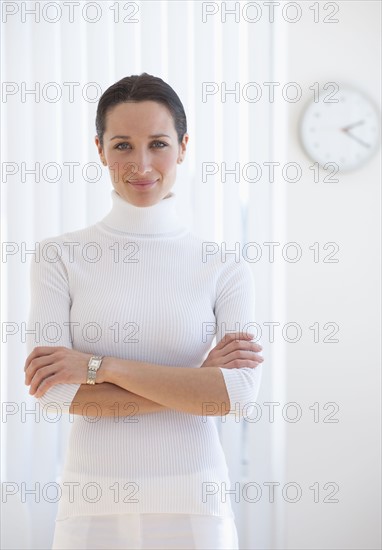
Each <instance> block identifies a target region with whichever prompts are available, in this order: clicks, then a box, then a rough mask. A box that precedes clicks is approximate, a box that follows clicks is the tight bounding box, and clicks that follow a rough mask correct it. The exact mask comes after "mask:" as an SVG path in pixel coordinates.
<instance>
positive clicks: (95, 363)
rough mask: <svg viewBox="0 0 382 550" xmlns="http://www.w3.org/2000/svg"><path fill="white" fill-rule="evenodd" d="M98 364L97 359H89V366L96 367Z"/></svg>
mask: <svg viewBox="0 0 382 550" xmlns="http://www.w3.org/2000/svg"><path fill="white" fill-rule="evenodd" d="M98 365H99V360H98V359H92V360H91V361H90V364H89V367H98Z"/></svg>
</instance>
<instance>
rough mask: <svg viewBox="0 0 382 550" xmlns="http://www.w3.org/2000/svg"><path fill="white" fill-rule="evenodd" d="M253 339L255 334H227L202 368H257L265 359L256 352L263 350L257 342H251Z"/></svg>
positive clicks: (211, 352)
mask: <svg viewBox="0 0 382 550" xmlns="http://www.w3.org/2000/svg"><path fill="white" fill-rule="evenodd" d="M252 338H253V334H248V333H247V332H234V333H227V334H226V335H225V336H224V337H223V338H222V339H221V340H220V342H219V343H218V344H217V345H216V346H215V347H214V348H213V349H212V350H211V351H210V352H209V354H208V355H207V358H206V360H205V361H204V363H203V364H202V366H201V367H223V368H225V369H240V368H243V367H251V368H255V367H257V366H258V365H259V364H260V363H262V362H263V361H264V359H263V358H262V357H261V355H259V354H258V353H256V352H259V351H261V350H262V349H263V348H262V347H261V346H260V345H259V344H257V343H256V342H251V341H250V340H252Z"/></svg>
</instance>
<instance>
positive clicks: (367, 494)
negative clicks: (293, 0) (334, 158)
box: [274, 1, 381, 549]
mask: <svg viewBox="0 0 382 550" xmlns="http://www.w3.org/2000/svg"><path fill="white" fill-rule="evenodd" d="M302 4H304V5H306V4H309V5H310V4H311V3H310V2H303V3H302ZM320 4H321V3H320ZM322 4H323V3H322ZM322 4H321V5H322ZM336 4H337V5H338V6H339V12H338V14H337V18H338V19H339V23H336V24H326V25H325V24H317V23H313V22H312V19H311V18H309V17H308V16H307V17H305V18H304V24H295V25H288V24H284V31H285V33H286V37H287V52H288V53H287V59H286V60H285V58H283V59H284V61H286V65H285V66H284V67H283V71H284V76H285V77H286V81H288V82H291V81H296V82H298V83H300V85H301V86H302V88H303V89H304V90H308V87H309V86H311V85H312V84H313V83H314V82H319V83H320V84H324V83H325V82H329V81H334V82H337V83H338V84H339V85H340V86H341V84H349V85H352V86H354V87H356V88H358V89H360V90H361V91H363V92H364V93H365V94H367V95H368V96H369V97H370V98H371V99H372V100H374V102H375V103H376V105H377V106H378V107H379V110H380V99H381V74H380V66H381V3H380V2H373V1H370V2H369V1H365V2H357V1H355V2H354V1H348V2H337V3H336ZM306 13H307V12H306ZM278 54H279V55H282V52H281V51H279V52H278ZM275 76H276V78H275V80H280V81H281V82H282V80H281V79H279V78H277V75H275ZM304 97H308V96H304ZM284 105H285V108H286V110H287V117H288V119H289V120H288V125H287V131H286V133H285V134H284V138H285V154H286V158H287V159H288V161H295V162H298V163H300V165H301V166H302V168H303V174H304V175H303V178H302V179H301V180H300V181H299V182H298V183H287V182H283V181H280V182H278V183H277V185H276V187H275V188H278V189H280V187H281V186H283V187H284V193H285V199H286V204H285V217H286V234H285V235H279V238H277V235H274V237H275V238H274V240H279V241H280V242H285V241H286V242H290V241H296V242H299V243H300V244H301V246H302V247H303V251H304V256H303V258H302V260H301V261H300V262H298V263H296V264H292V263H285V266H284V267H285V270H286V287H285V291H286V295H285V297H286V309H285V322H290V321H296V322H298V323H299V324H300V325H301V327H302V338H301V340H300V341H299V342H298V343H296V344H292V343H290V344H288V343H286V344H285V349H286V354H287V355H286V400H287V402H290V401H296V402H298V403H299V404H300V405H301V408H302V411H303V417H302V419H301V421H300V422H297V423H295V424H293V423H288V422H286V438H287V439H286V441H287V446H286V469H285V481H286V482H291V481H294V482H298V483H299V484H300V486H301V488H302V498H301V500H300V501H299V502H298V503H295V504H292V503H284V505H283V506H284V513H285V528H286V531H285V540H284V544H285V546H284V548H288V549H289V548H290V549H292V548H293V549H297V548H298V549H299V548H301V549H302V548H317V549H318V548H320V549H322V548H328V549H329V548H330V549H335V548H336V549H337V548H338V549H340V548H341V549H344V548H346V549H350V548H357V549H358V548H365V549H366V548H368V549H369V548H380V547H381V546H380V545H381V541H380V513H381V509H380V503H381V500H380V405H379V404H380V348H379V339H380V334H381V326H380V286H379V284H378V283H379V282H380V251H381V241H380V198H381V193H380V188H381V177H380V176H381V156H380V150H379V151H378V154H377V155H376V156H375V157H374V158H373V159H372V160H371V161H370V162H369V163H368V164H366V165H365V166H364V167H363V168H361V169H359V170H357V171H354V172H349V173H347V174H340V175H339V182H338V183H335V184H333V183H332V184H330V183H322V182H321V183H314V182H313V181H312V172H311V171H309V170H308V169H307V168H308V166H310V165H311V164H312V162H311V161H310V159H308V158H307V156H306V155H305V153H304V152H303V150H302V148H301V145H300V143H299V139H298V124H299V117H300V114H301V111H302V108H303V107H304V106H305V102H304V101H302V102H298V103H294V104H293V103H284ZM276 125H277V124H276ZM276 155H277V151H276ZM275 192H276V191H275ZM328 241H334V242H336V243H338V245H339V247H340V250H339V253H338V254H337V256H336V257H338V258H339V262H338V263H333V264H331V263H326V264H325V263H322V262H321V261H320V262H319V263H314V262H313V261H312V259H311V258H312V256H311V251H309V249H308V247H309V246H310V245H312V244H313V243H314V242H319V243H321V244H324V243H325V242H328ZM278 320H280V319H278ZM330 321H333V322H336V323H337V324H338V325H339V327H340V331H339V333H338V335H337V338H338V339H339V343H333V344H330V343H316V344H315V343H312V331H311V330H309V328H308V327H310V326H312V325H313V324H314V323H315V322H318V323H320V326H323V325H324V324H325V323H326V322H330ZM326 334H328V332H327V331H324V332H323V335H326ZM314 402H318V403H319V404H320V407H322V406H323V405H324V404H325V403H327V402H336V403H337V404H338V405H339V412H338V413H337V414H336V415H335V417H336V418H338V419H339V422H338V423H323V422H322V421H321V419H320V422H319V423H314V422H313V412H312V411H311V410H309V406H311V405H312V404H313V403H314ZM330 411H331V409H328V410H327V411H322V412H323V413H324V415H326V414H328V413H329V412H330ZM292 413H293V411H292V410H291V414H292ZM315 482H318V483H319V484H320V487H321V486H323V485H324V484H325V483H326V482H335V483H337V484H338V486H339V492H338V494H337V495H335V497H334V498H338V499H339V502H338V503H323V502H322V497H323V496H325V495H328V494H329V492H330V491H329V490H327V491H322V495H320V502H319V503H314V502H313V492H312V491H311V490H309V486H312V485H313V484H314V483H315ZM291 494H292V493H291Z"/></svg>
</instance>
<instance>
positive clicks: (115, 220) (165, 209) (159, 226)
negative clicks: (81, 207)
mask: <svg viewBox="0 0 382 550" xmlns="http://www.w3.org/2000/svg"><path fill="white" fill-rule="evenodd" d="M111 198H112V208H111V210H110V212H109V213H108V214H107V215H106V216H105V217H104V218H103V219H102V220H101V221H100V223H101V224H103V225H105V226H107V227H108V228H111V229H114V230H116V231H120V232H123V233H130V234H137V235H138V234H139V235H156V236H160V235H163V234H168V233H174V232H175V233H178V232H179V231H180V230H185V229H186V228H185V226H184V225H183V224H182V222H181V220H180V218H179V217H178V215H177V212H176V195H175V194H174V193H173V192H172V191H170V194H169V196H168V197H167V198H164V199H162V200H160V201H159V202H157V203H156V204H153V205H152V206H135V205H134V204H131V203H130V202H128V201H127V200H125V199H123V198H122V197H121V196H120V195H119V194H118V193H117V192H116V190H115V189H112V191H111Z"/></svg>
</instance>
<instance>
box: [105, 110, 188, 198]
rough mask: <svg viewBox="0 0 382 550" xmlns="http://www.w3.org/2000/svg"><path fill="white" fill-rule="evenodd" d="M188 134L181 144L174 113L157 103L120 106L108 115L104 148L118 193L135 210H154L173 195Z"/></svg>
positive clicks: (106, 162) (106, 163)
mask: <svg viewBox="0 0 382 550" xmlns="http://www.w3.org/2000/svg"><path fill="white" fill-rule="evenodd" d="M187 141H188V134H185V136H184V137H183V140H182V143H181V144H179V143H178V135H177V133H176V130H175V126H174V121H173V118H172V115H171V113H170V111H169V110H168V109H167V108H166V107H165V106H164V105H163V104H161V103H157V102H156V101H140V102H130V103H119V104H118V105H116V106H115V107H112V108H111V109H110V110H109V111H108V112H107V114H106V130H105V133H104V136H103V147H101V144H100V142H99V139H98V136H96V138H95V142H96V145H97V148H98V153H99V155H100V158H101V161H102V163H103V164H104V165H107V166H108V168H109V172H110V177H111V181H112V184H113V186H114V189H115V190H116V191H117V193H118V194H119V195H120V196H121V197H122V198H123V199H125V200H127V201H128V202H130V203H132V204H134V205H135V206H151V205H153V204H156V203H157V202H159V201H160V200H162V199H163V198H164V197H166V196H167V195H168V194H169V191H170V189H171V187H172V186H173V185H174V183H175V179H176V168H177V164H179V163H180V162H182V160H183V158H184V155H185V152H186V144H187Z"/></svg>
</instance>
